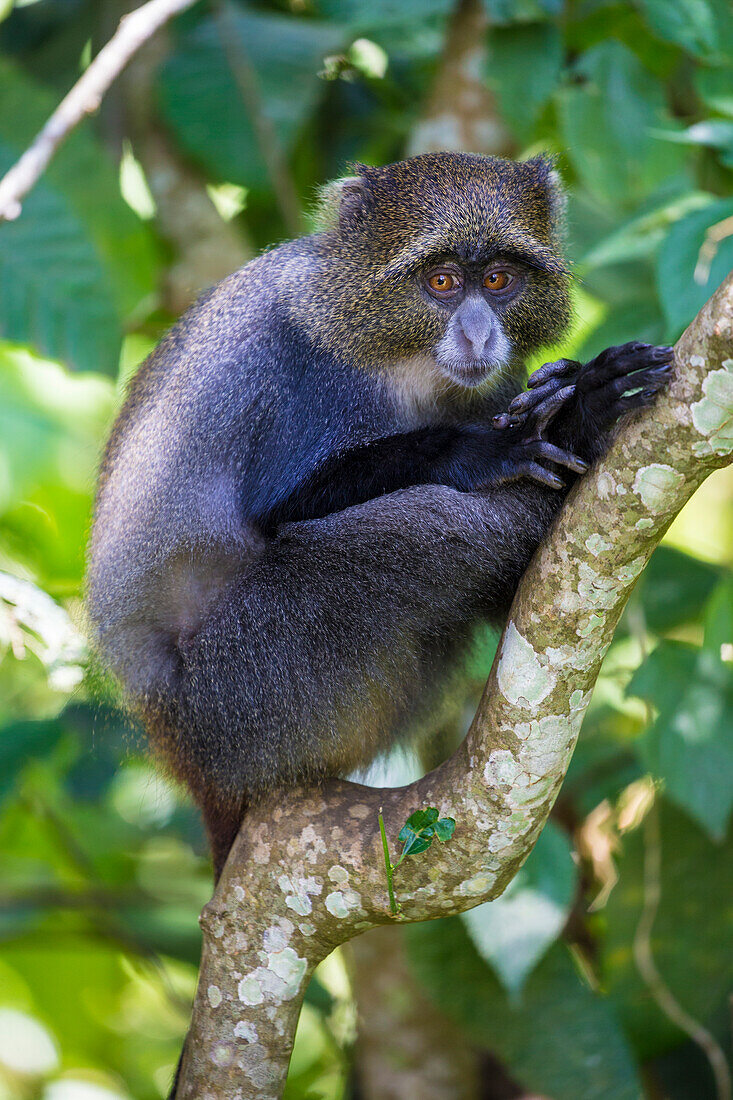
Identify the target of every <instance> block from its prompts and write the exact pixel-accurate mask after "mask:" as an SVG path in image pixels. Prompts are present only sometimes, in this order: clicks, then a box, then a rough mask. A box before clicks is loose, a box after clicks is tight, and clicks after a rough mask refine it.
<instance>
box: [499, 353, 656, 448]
mask: <svg viewBox="0 0 733 1100" xmlns="http://www.w3.org/2000/svg"><path fill="white" fill-rule="evenodd" d="M673 356H674V351H673V349H672V348H670V347H654V346H653V345H652V344H641V343H638V342H634V343H629V344H621V345H619V346H618V347H611V348H607V349H606V350H605V351H602V352H601V354H600V355H597V356H596V357H595V359H591V360H590V362H589V363H586V364H585V365H584V366H583V365H582V364H580V363H577V362H575V361H573V360H570V359H560V360H559V361H558V362H557V363H545V365H544V366H542V367H540V368H539V370H536V371H535V372H534V374H532V376H531V377H530V379H529V382H528V383H527V384H528V386H529V389H528V390H527V392H526V393H521V394H519V395H518V396H517V397H515V398H514V400H513V401H512V403H511V404H510V406H509V412H508V414H507V415H508V418H510V419H511V420H513V421H516V420H517V419H519V420H520V421H521V420H523V419H524V418H526V417H527V416H530V415H534V416H537V415H538V414H540V415H541V414H542V411H543V410H545V409H552V410H553V412H552V417H551V419H553V421H554V423H553V425H552V435H553V436H554V438H555V439H557V440H558V442H559V443H562V444H563V445H564V446H568V447H572V449H573V450H574V451H577V452H578V453H579V454H581V455H583V457H586V458H588V459H589V460H592V459H594V458H597V457H598V456H599V455H601V454H603V452H604V451H605V450H606V448H607V446H608V442H609V430H610V429H611V428H612V427H613V425H614V424H615V423H616V421H617V420H618V419H619V417H621V416H623V415H624V413H627V412H631V411H632V410H635V409H641V408H644V407H645V406H646V405H651V404H653V402H654V400H655V398H656V396H657V394H658V393H659V391H660V390H661V389H663V388H664V387H665V386H666V385H667V384H668V382H669V379H670V377H671V363H672V359H673ZM569 390H570V391H572V392H571V393H570V394H568V391H569ZM563 394H564V395H566V396H565V399H564V401H563V402H562V407H561V408H557V407H556V406H557V402H558V400H559V399H560V397H561V395H563Z"/></svg>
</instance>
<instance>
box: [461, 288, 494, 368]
mask: <svg viewBox="0 0 733 1100" xmlns="http://www.w3.org/2000/svg"><path fill="white" fill-rule="evenodd" d="M456 320H457V321H458V327H459V329H460V332H461V334H462V335H463V336H464V337H465V339H466V342H467V344H468V346H469V347H470V349H471V351H472V352H473V355H474V358H476V359H481V358H483V356H484V354H485V352H486V345H487V344H488V343H489V340H490V339H491V320H492V318H491V310H490V309H489V307H488V306H487V305H486V303H485V302H483V301H480V300H479V301H471V300H469V301H467V302H464V303H463V305H462V306H461V307H460V309H459V311H458V317H457V318H456ZM466 350H467V351H468V348H466Z"/></svg>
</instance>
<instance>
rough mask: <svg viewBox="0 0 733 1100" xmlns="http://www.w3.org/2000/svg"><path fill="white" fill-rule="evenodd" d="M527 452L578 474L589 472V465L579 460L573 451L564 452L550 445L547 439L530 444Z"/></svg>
mask: <svg viewBox="0 0 733 1100" xmlns="http://www.w3.org/2000/svg"><path fill="white" fill-rule="evenodd" d="M527 450H528V451H529V452H530V453H531V454H534V455H537V457H538V458H543V459H547V460H548V461H549V462H556V463H557V464H558V466H567V468H568V469H569V470H573V471H574V472H575V473H576V474H584V473H586V472H587V470H588V463H587V462H585V461H584V460H583V459H582V458H578V456H577V455H574V454H573V453H572V452H571V451H564V450H563V449H562V448H561V447H556V446H555V445H554V443H548V441H547V440H546V439H538V440H536V441H535V442H534V443H530V444H528V446H527Z"/></svg>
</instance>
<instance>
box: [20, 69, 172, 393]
mask: <svg viewBox="0 0 733 1100" xmlns="http://www.w3.org/2000/svg"><path fill="white" fill-rule="evenodd" d="M0 103H2V105H3V106H2V111H0V150H2V151H1V152H0V156H1V157H2V161H3V170H5V168H6V167H9V163H12V162H13V161H14V160H16V159H17V157H19V156H20V154H21V153H22V152H23V151H24V150H25V149H26V148H27V146H28V145H29V144H30V142H31V141H32V139H33V138H34V137H35V135H36V133H37V132H38V131H39V130H40V128H41V127H42V126H43V124H44V123H45V122H46V120H47V118H48V117H49V115H50V114H51V112H52V111H53V110H54V108H55V107H56V106H57V104H58V97H57V95H56V93H55V92H51V91H49V90H48V89H47V88H45V87H43V86H42V85H40V84H38V83H36V82H34V81H33V80H31V79H30V78H29V77H28V76H27V75H26V74H25V73H23V71H22V70H21V69H19V68H17V67H15V66H14V65H12V63H10V62H8V61H6V60H3V59H1V58H0ZM40 186H41V187H42V188H44V189H45V190H46V191H47V192H50V193H51V194H52V195H53V196H54V198H53V207H52V208H51V209H49V208H48V201H51V200H48V201H47V203H46V205H45V206H44V207H43V208H41V209H40V210H38V211H35V210H34V204H33V195H34V194H35V190H34V191H33V192H31V194H30V195H29V196H28V197H27V198H26V199H25V200H24V202H23V212H22V214H21V216H20V218H19V219H18V220H17V221H16V222H14V223H10V224H8V223H6V224H4V225H3V226H2V227H0V247H1V249H2V252H3V253H4V254H5V258H6V262H7V259H8V257H7V253H8V251H9V250H10V247H11V246H9V245H6V241H8V240H9V239H10V238H9V237H8V236H6V234H8V233H9V231H10V230H11V228H12V226H15V227H16V229H17V232H19V233H20V232H21V226H22V223H23V222H26V226H27V225H28V223H29V221H30V219H31V218H32V217H36V216H37V217H39V218H40V219H41V221H40V222H39V224H38V225H37V226H36V233H37V235H38V238H39V243H40V245H41V246H42V247H45V248H47V249H50V248H51V247H52V246H53V242H54V237H53V220H54V219H55V218H56V217H58V216H61V217H62V220H61V222H60V223H59V226H58V237H57V243H58V247H59V248H61V246H62V243H63V241H64V239H65V238H67V239H68V238H69V237H70V235H71V236H73V233H72V230H73V231H74V232H75V233H78V234H80V236H81V240H82V241H83V242H84V243H85V245H86V248H85V249H82V248H81V245H79V253H78V255H79V259H80V260H81V261H82V263H83V264H84V268H85V269H86V268H87V266H88V265H89V264H90V262H91V261H89V260H87V259H86V256H87V250H91V254H92V257H93V258H95V259H96V263H97V265H98V269H99V270H100V272H101V275H100V276H99V278H100V283H101V284H103V286H104V288H105V294H106V295H107V296H108V297H109V299H110V300H111V301H110V304H109V305H105V314H106V312H107V311H108V310H111V311H113V312H114V313H116V314H117V317H118V318H125V317H127V316H128V315H129V314H130V313H131V312H132V311H133V310H135V309H137V308H138V307H139V306H140V303H141V302H142V301H143V299H145V298H147V297H148V296H150V295H152V293H153V292H154V290H155V285H156V249H155V243H154V240H153V237H152V235H151V232H150V229H149V228H148V227H147V226H145V225H144V224H143V223H142V222H141V221H140V219H139V218H138V217H137V216H136V215H135V214H134V213H133V212H132V211H131V210H130V208H129V207H128V205H127V204H126V203H125V201H124V200H123V198H122V196H121V194H120V187H119V176H118V170H117V166H116V165H114V164H113V163H111V161H110V159H109V157H108V154H107V152H106V151H105V150H104V149H103V148H102V146H101V145H100V144H98V143H97V142H96V141H95V140H94V138H93V137H92V135H91V132H90V129H89V127H88V126H84V125H82V126H81V127H80V128H79V129H77V130H75V131H74V132H73V133H71V134H70V135H69V137H68V139H67V140H66V141H65V142H64V143H63V144H62V145H61V147H60V148H59V149H58V151H57V152H56V154H55V155H54V157H53V159H52V161H51V163H50V164H49V166H48V169H47V170H46V172H45V173H44V176H43V180H42V181H41V185H40ZM79 227H81V228H79ZM22 232H24V233H25V234H26V235H25V236H23V237H22V238H14V239H13V245H12V248H13V249H15V248H16V247H19V246H20V245H21V244H22V245H23V247H25V248H27V247H28V246H29V245H32V243H33V237H32V230H31V229H30V228H26V230H25V231H22ZM29 237H30V239H29ZM48 258H49V259H53V255H50V256H49V257H48ZM60 259H61V262H62V263H64V262H66V253H63V254H62V255H61V257H60ZM72 259H73V257H72V256H69V260H72ZM16 262H18V263H19V260H18V259H17V258H16ZM42 262H43V261H42V260H39V261H38V262H37V265H36V264H35V263H34V261H33V259H32V257H30V256H28V257H26V263H29V264H30V263H33V264H34V270H36V267H38V268H40V267H41V266H42ZM56 271H57V269H56V267H55V266H54V267H53V268H52V277H55V278H57V279H58V275H57V274H56ZM66 276H67V278H68V279H69V281H70V284H71V287H72V290H71V291H70V293H73V287H74V285H75V284H76V283H77V273H76V271H75V265H74V263H73V262H71V263H69V266H68V267H67V269H66ZM90 290H91V291H93V290H94V287H93V286H91V285H90V288H89V289H87V285H86V282H85V283H84V289H83V293H84V295H86V294H88V293H90ZM99 297H100V292H97V294H96V295H95V294H93V293H92V305H91V306H90V310H89V313H88V314H87V316H89V318H90V319H89V320H88V321H87V322H81V323H82V324H84V323H86V324H88V325H92V324H94V325H95V326H96V322H94V321H93V319H92V318H93V315H94V314H93V311H94V309H95V308H97V309H98V308H99V307H96V306H95V302H96V300H97V298H99ZM104 300H105V303H106V302H107V298H105V299H104ZM79 325H80V322H79V321H77V320H76V319H75V318H74V317H72V318H70V319H69V321H68V322H67V324H66V326H65V327H66V329H67V330H68V332H67V334H66V338H67V340H70V339H72V336H73V330H74V329H75V328H78V327H79ZM118 330H119V320H118V321H116V322H115V324H114V326H113V331H114V332H115V348H116V351H115V356H114V358H113V359H112V360H111V361H110V360H109V359H106V360H101V359H99V358H95V360H94V361H92V362H89V363H88V362H86V361H85V362H84V363H83V364H81V365H83V366H84V367H85V368H87V367H92V368H93V369H95V370H100V369H103V370H109V371H110V372H112V371H116V368H117V356H118V354H119V331H118ZM83 335H84V334H83V333H81V332H80V333H78V334H77V336H76V339H77V340H81V339H82V338H83ZM98 338H100V339H101V335H100V337H98ZM106 339H107V341H108V344H109V345H111V343H112V336H111V335H109V334H108V335H107V337H106ZM42 350H45V351H46V353H47V354H51V353H50V352H49V351H48V349H42ZM55 355H56V357H57V358H58V357H61V356H60V353H58V352H57V353H55Z"/></svg>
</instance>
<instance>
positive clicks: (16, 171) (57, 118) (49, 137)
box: [0, 0, 196, 221]
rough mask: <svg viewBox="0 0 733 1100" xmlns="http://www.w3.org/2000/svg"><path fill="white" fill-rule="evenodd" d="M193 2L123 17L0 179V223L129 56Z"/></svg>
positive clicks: (155, 1)
mask: <svg viewBox="0 0 733 1100" xmlns="http://www.w3.org/2000/svg"><path fill="white" fill-rule="evenodd" d="M195 2H196V0H149V2H148V3H147V4H143V6H142V7H140V8H136V9H135V10H134V11H131V12H129V14H128V15H124V16H123V17H122V19H121V20H120V25H119V27H118V28H117V30H116V32H115V33H114V35H113V36H112V38H111V39H110V40H109V42H108V43H107V45H106V46H104V47H103V48H102V49H101V50H100V51H99V53H98V54H97V56H96V57H95V58H94V60H93V61H92V62H91V64H90V65H89V68H88V69H87V70H86V72H85V73H84V75H83V76H82V77H80V78H79V80H77V82H76V84H75V85H74V87H73V88H72V89H71V91H70V92H69V93H68V94H67V95H66V96H65V97H64V99H62V100H61V103H59V105H58V107H57V108H56V110H55V111H54V113H53V114H52V115H51V117H50V118H49V120H48V122H47V123H46V125H45V126H44V127H43V129H42V130H41V131H40V133H39V134H38V136H37V137H36V138H35V140H34V142H33V144H32V145H31V146H30V148H28V149H27V150H26V151H25V153H23V156H22V157H21V158H20V160H19V161H18V162H17V163H16V164H14V165H13V167H12V168H11V169H10V170H9V171H8V172H7V173H6V175H5V176H4V177H3V179H2V180H0V221H3V220H4V221H13V219H15V218H17V217H18V215H19V214H20V212H21V209H22V202H23V199H24V198H25V196H26V195H27V194H28V192H29V191H30V190H31V188H32V187H34V186H35V184H36V183H37V182H38V180H39V179H40V178H41V176H42V175H43V173H44V171H45V170H46V167H47V166H48V163H49V161H50V160H51V157H52V156H53V155H54V153H55V152H56V150H57V149H58V147H59V145H61V143H62V142H63V141H64V139H65V138H66V137H67V136H68V135H69V133H70V132H71V131H72V130H73V129H74V127H75V126H77V125H78V124H79V123H80V122H81V120H82V119H83V118H84V116H85V115H90V114H93V113H94V111H96V110H97V109H98V107H99V105H100V103H101V102H102V97H103V95H104V93H105V92H106V91H107V89H108V88H109V86H110V85H111V84H112V83H113V81H114V80H115V79H116V78H117V77H118V76H119V74H120V73H121V72H122V70H123V69H124V67H125V65H127V63H128V61H129V60H130V58H131V57H132V56H133V54H134V53H135V52H136V51H137V50H139V49H140V47H141V46H142V45H143V43H144V42H147V41H148V39H149V38H151V37H152V35H154V34H155V32H156V31H157V30H158V28H159V27H162V26H163V24H164V23H167V22H168V20H169V19H171V18H172V17H173V16H174V15H177V14H178V13H179V12H182V11H185V9H186V8H190V7H192V5H193V4H194V3H195Z"/></svg>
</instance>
